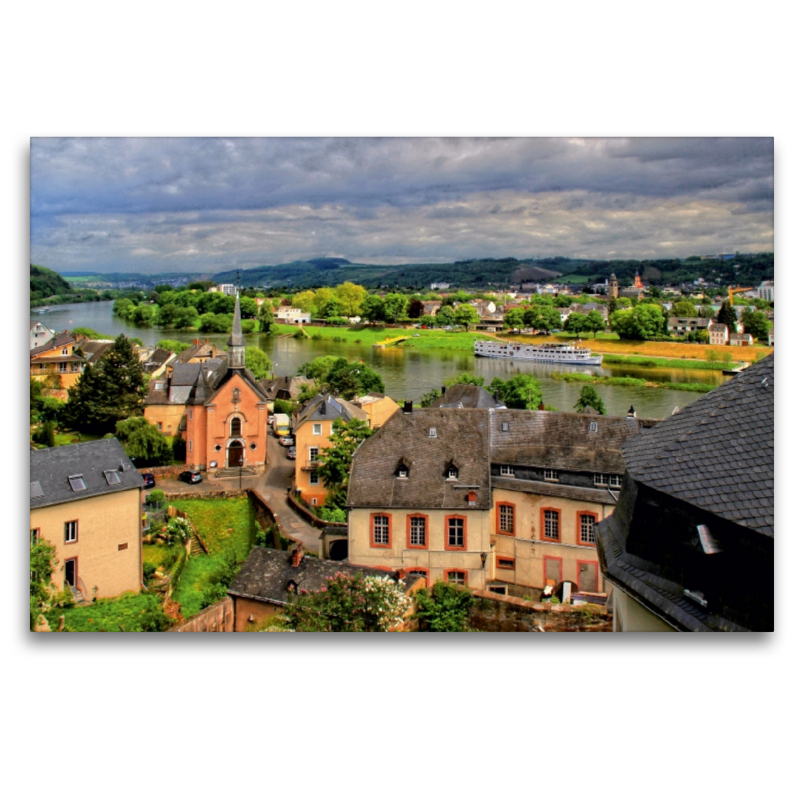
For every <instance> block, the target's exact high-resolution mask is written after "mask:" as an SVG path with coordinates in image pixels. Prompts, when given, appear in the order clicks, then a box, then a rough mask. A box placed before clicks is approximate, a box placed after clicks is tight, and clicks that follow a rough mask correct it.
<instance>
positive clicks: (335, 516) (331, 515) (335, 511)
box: [317, 506, 347, 522]
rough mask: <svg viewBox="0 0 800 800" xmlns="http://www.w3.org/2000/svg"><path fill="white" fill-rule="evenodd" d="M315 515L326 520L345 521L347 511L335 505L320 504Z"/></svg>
mask: <svg viewBox="0 0 800 800" xmlns="http://www.w3.org/2000/svg"><path fill="white" fill-rule="evenodd" d="M317 516H318V517H319V518H320V519H324V520H326V521H327V522H347V512H346V511H345V510H344V509H343V508H338V507H337V506H322V507H321V508H318V509H317Z"/></svg>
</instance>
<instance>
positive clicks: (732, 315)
mask: <svg viewBox="0 0 800 800" xmlns="http://www.w3.org/2000/svg"><path fill="white" fill-rule="evenodd" d="M738 321H739V318H738V317H737V316H736V310H735V309H734V308H733V306H731V304H730V303H729V302H728V301H727V300H725V301H723V303H722V305H721V306H720V309H719V312H718V313H717V322H721V323H722V324H723V325H727V326H728V330H729V331H730V332H731V333H736V323H737V322H738Z"/></svg>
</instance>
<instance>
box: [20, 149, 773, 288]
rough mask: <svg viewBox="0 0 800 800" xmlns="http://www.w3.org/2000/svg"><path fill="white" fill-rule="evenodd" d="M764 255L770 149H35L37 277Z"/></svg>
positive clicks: (769, 223)
mask: <svg viewBox="0 0 800 800" xmlns="http://www.w3.org/2000/svg"><path fill="white" fill-rule="evenodd" d="M772 249H773V141H772V139H771V138H758V139H746V138H730V139H710V138H705V139H688V138H687V139H534V138H525V139H423V138H421V139H355V138H354V139H316V138H309V139H278V138H272V139H235V138H234V139H200V138H198V139H144V138H142V139H137V138H131V139H122V138H121V139H92V138H74V139H53V138H35V139H33V140H32V142H31V261H32V262H33V263H35V264H42V265H44V266H47V267H50V268H52V269H56V270H59V271H68V270H98V271H101V272H111V271H114V272H116V271H131V272H171V271H192V272H198V271H199V272H204V273H213V272H217V271H219V270H223V269H228V268H230V267H242V268H249V267H255V266H259V265H262V264H280V263H283V262H287V261H293V260H295V259H302V258H311V257H314V256H339V257H342V258H347V259H350V260H351V261H359V262H369V263H381V264H393V263H408V262H417V263H418V262H444V261H453V260H458V259H465V258H470V257H479V256H489V257H495V258H502V257H506V256H515V257H517V258H530V257H546V256H554V255H563V256H576V257H581V258H648V257H657V258H660V257H670V256H678V257H686V256H689V255H694V254H698V255H701V254H706V253H723V252H724V253H728V252H734V251H737V250H738V251H740V252H756V251H765V250H772Z"/></svg>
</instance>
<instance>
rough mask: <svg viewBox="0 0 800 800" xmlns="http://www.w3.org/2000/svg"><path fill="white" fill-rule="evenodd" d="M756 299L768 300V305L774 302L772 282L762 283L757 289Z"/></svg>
mask: <svg viewBox="0 0 800 800" xmlns="http://www.w3.org/2000/svg"><path fill="white" fill-rule="evenodd" d="M758 298H759V299H760V300H768V301H769V302H770V303H774V302H775V289H774V283H773V281H762V282H761V284H760V285H759V287H758Z"/></svg>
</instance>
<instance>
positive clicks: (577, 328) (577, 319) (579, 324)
mask: <svg viewBox="0 0 800 800" xmlns="http://www.w3.org/2000/svg"><path fill="white" fill-rule="evenodd" d="M588 329H589V321H588V318H587V316H586V314H581V313H580V312H578V311H573V313H572V314H570V315H569V316H568V317H567V321H566V322H565V323H564V330H565V331H568V332H569V333H580V332H581V331H585V330H588Z"/></svg>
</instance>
